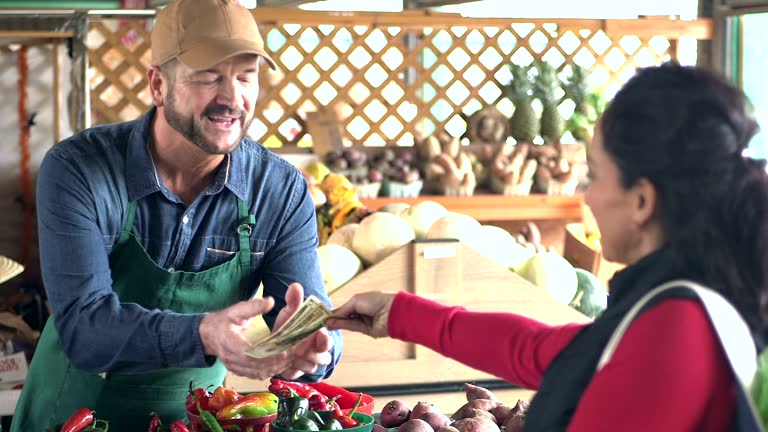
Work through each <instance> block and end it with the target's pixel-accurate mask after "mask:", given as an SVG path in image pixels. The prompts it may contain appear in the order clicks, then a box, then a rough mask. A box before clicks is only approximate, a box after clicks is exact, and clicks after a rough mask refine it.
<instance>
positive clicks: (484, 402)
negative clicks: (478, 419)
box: [451, 399, 499, 420]
mask: <svg viewBox="0 0 768 432" xmlns="http://www.w3.org/2000/svg"><path fill="white" fill-rule="evenodd" d="M498 405H499V402H498V401H494V400H490V399H474V400H471V401H469V402H467V403H465V404H464V405H463V406H462V407H461V408H459V410H458V411H456V412H455V413H454V414H453V415H452V416H451V418H452V419H454V420H459V419H465V418H468V417H471V416H472V410H473V409H479V410H482V411H490V410H492V409H493V408H495V407H496V406H498Z"/></svg>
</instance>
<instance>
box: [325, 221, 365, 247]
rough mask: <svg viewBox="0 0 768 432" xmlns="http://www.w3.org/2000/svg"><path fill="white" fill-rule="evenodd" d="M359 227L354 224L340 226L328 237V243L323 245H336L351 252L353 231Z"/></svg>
mask: <svg viewBox="0 0 768 432" xmlns="http://www.w3.org/2000/svg"><path fill="white" fill-rule="evenodd" d="M359 226H360V224H356V223H352V224H347V225H342V226H340V227H339V228H337V229H336V231H334V232H333V234H331V236H330V237H328V241H326V242H325V244H337V245H339V246H344V247H345V248H347V249H349V250H352V239H353V238H355V231H357V228H358V227H359Z"/></svg>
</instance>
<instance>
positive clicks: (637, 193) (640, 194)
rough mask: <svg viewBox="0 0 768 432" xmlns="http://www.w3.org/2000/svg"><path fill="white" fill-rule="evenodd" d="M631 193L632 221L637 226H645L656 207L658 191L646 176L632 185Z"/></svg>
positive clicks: (651, 217)
mask: <svg viewBox="0 0 768 432" xmlns="http://www.w3.org/2000/svg"><path fill="white" fill-rule="evenodd" d="M632 195H633V198H632V199H633V209H632V210H633V211H632V219H633V222H634V223H635V224H636V225H637V226H639V227H642V226H645V225H646V224H648V222H650V221H651V220H652V219H653V217H654V215H655V214H656V207H657V206H658V205H659V202H658V199H659V196H658V191H657V190H656V186H654V185H653V183H651V181H650V180H648V179H647V178H644V177H643V178H641V179H639V180H638V181H637V182H636V183H635V185H634V186H632Z"/></svg>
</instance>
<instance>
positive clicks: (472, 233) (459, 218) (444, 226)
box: [427, 212, 480, 249]
mask: <svg viewBox="0 0 768 432" xmlns="http://www.w3.org/2000/svg"><path fill="white" fill-rule="evenodd" d="M479 233H480V222H478V221H477V220H475V219H474V218H472V217H470V216H467V215H463V214H460V213H454V212H448V214H447V215H445V216H443V217H441V218H440V219H438V220H436V221H435V223H433V224H432V226H430V227H429V231H427V239H458V240H460V241H461V242H463V243H466V244H468V245H470V246H472V247H473V248H475V249H476V248H477V247H476V246H475V243H476V242H477V241H478V239H479V236H480V234H479Z"/></svg>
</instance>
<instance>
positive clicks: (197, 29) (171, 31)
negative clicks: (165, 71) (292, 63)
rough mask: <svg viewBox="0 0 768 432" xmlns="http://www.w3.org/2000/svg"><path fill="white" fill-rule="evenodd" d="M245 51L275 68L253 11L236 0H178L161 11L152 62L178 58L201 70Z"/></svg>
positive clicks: (155, 34) (154, 40)
mask: <svg viewBox="0 0 768 432" xmlns="http://www.w3.org/2000/svg"><path fill="white" fill-rule="evenodd" d="M245 53H251V54H258V55H260V56H261V57H263V58H264V60H266V61H267V63H268V64H269V66H270V67H271V68H272V69H275V62H274V61H273V60H272V58H271V57H270V56H269V54H267V52H266V51H265V50H264V39H262V37H261V33H260V32H259V27H258V25H257V24H256V21H255V20H254V18H253V15H252V14H251V13H250V11H248V9H246V8H244V7H242V6H240V4H238V3H237V1H236V0H178V1H175V2H173V3H171V4H169V5H168V6H167V7H166V8H164V9H162V10H160V11H159V12H158V13H157V20H156V22H155V26H154V28H153V29H152V61H151V64H152V65H162V64H164V63H165V62H167V61H168V60H171V59H174V58H176V59H178V60H179V61H180V62H182V63H184V64H185V65H187V66H188V67H190V68H192V69H195V70H201V69H207V68H209V67H211V66H213V65H215V64H216V63H219V62H220V61H222V60H224V59H227V58H229V57H232V56H234V55H237V54H245Z"/></svg>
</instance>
